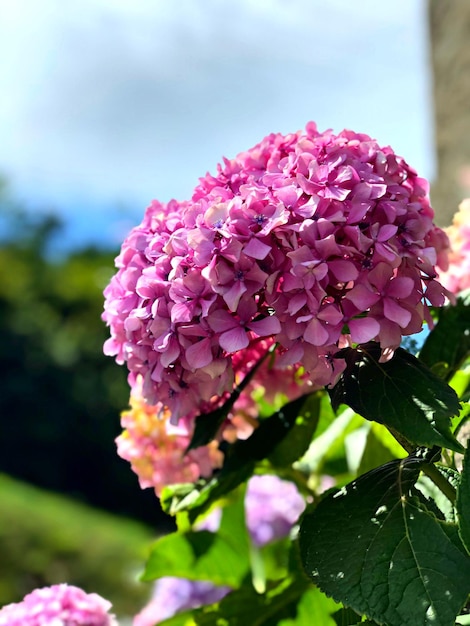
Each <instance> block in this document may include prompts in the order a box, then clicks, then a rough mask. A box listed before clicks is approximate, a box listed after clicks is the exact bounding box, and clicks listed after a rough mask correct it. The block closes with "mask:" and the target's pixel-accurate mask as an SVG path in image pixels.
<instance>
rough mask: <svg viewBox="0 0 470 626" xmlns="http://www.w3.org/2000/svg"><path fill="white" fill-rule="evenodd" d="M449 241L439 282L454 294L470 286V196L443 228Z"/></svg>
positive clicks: (441, 263)
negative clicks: (446, 258) (448, 250)
mask: <svg viewBox="0 0 470 626" xmlns="http://www.w3.org/2000/svg"><path fill="white" fill-rule="evenodd" d="M444 230H445V232H446V233H447V235H448V237H449V241H450V252H449V257H448V262H447V263H445V261H444V262H440V263H439V264H440V266H441V267H442V270H443V271H442V272H441V273H440V274H439V280H440V282H441V283H442V284H443V285H445V287H447V289H448V290H449V291H451V292H452V293H454V294H457V293H459V292H460V291H464V290H465V289H469V288H470V198H467V199H466V200H464V201H463V202H462V203H461V204H460V206H459V210H458V211H457V213H456V214H455V215H454V219H453V222H452V225H451V226H448V227H447V228H445V229H444Z"/></svg>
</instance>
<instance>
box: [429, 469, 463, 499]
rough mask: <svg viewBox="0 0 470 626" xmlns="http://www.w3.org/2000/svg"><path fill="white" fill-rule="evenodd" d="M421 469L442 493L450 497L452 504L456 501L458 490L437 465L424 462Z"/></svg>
mask: <svg viewBox="0 0 470 626" xmlns="http://www.w3.org/2000/svg"><path fill="white" fill-rule="evenodd" d="M421 470H422V472H423V473H424V474H426V476H427V477H428V478H429V479H430V480H432V482H433V483H434V484H435V485H436V487H438V488H439V489H440V490H441V491H442V493H443V494H444V495H445V496H446V498H448V499H449V500H450V501H451V502H452V504H454V503H455V499H456V497H457V492H456V491H455V489H454V487H453V486H452V485H451V484H450V482H449V481H448V480H447V479H446V478H445V476H443V475H442V474H441V472H440V471H439V470H438V469H437V467H436V466H435V465H433V464H432V463H423V465H422V466H421Z"/></svg>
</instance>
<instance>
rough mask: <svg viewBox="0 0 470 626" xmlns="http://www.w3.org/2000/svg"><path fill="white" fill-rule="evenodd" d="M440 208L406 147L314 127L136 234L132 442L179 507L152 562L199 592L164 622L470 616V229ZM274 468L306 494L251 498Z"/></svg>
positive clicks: (123, 281)
mask: <svg viewBox="0 0 470 626" xmlns="http://www.w3.org/2000/svg"><path fill="white" fill-rule="evenodd" d="M433 218H434V213H433V210H432V208H431V206H430V203H429V198H428V184H427V182H426V181H425V180H424V179H422V178H420V177H419V176H418V175H417V173H416V172H415V170H413V169H412V168H411V167H410V166H409V165H408V164H407V163H406V161H405V160H404V159H403V158H401V157H399V156H397V155H396V154H395V153H394V152H393V150H392V149H391V148H389V147H381V146H379V145H378V144H377V142H375V141H374V140H372V139H371V138H370V137H368V136H367V135H364V134H357V133H354V132H352V131H343V132H341V133H339V134H334V133H333V132H331V131H326V132H319V131H318V130H317V127H316V126H315V124H313V123H310V124H308V125H307V127H306V129H305V131H299V132H297V133H293V134H290V135H282V134H272V135H269V136H268V137H266V138H265V139H264V140H263V141H262V142H261V143H259V144H258V145H256V146H255V147H253V148H252V149H250V150H248V151H247V152H243V153H241V154H239V155H238V156H237V157H236V158H234V159H232V160H228V159H225V160H224V163H223V164H222V165H220V166H219V167H218V170H217V172H216V173H215V175H210V174H207V175H206V176H205V177H204V178H202V179H200V182H199V185H198V186H197V187H196V188H195V190H194V193H193V195H192V198H191V199H190V200H188V201H184V202H177V201H175V200H172V201H170V202H168V203H167V204H162V203H160V202H157V201H154V202H153V203H152V204H151V205H150V206H149V208H148V209H147V211H146V213H145V216H144V219H143V221H142V223H141V224H140V225H139V226H137V227H136V228H134V229H133V230H132V231H131V233H130V234H129V236H128V237H127V239H126V240H125V241H124V243H123V246H122V249H121V252H120V254H119V256H118V257H117V259H116V265H117V273H116V274H115V276H114V277H113V278H112V280H111V282H110V284H109V286H108V287H107V288H106V290H105V311H104V314H103V319H104V320H105V322H106V323H107V325H108V326H109V328H110V338H109V339H108V341H107V342H106V344H105V352H106V353H107V354H109V355H111V356H114V357H115V358H116V360H117V362H118V363H120V364H126V366H127V369H128V371H129V377H128V380H129V384H130V387H131V407H130V409H129V410H128V411H126V412H125V413H123V416H122V425H123V428H124V431H123V433H122V435H121V436H120V437H119V438H118V452H119V454H120V455H121V456H122V457H123V458H125V459H127V460H128V461H129V462H130V463H131V465H132V468H133V470H134V471H135V472H136V474H137V476H138V478H139V481H140V484H141V486H142V487H152V488H153V489H154V490H155V492H156V494H157V496H159V497H160V499H161V503H162V505H163V507H164V509H165V510H166V511H167V512H169V513H171V514H173V515H175V516H176V519H177V523H178V531H177V532H175V533H172V534H171V535H168V536H166V537H163V538H162V539H160V540H158V541H157V542H156V543H155V545H154V546H153V547H152V551H151V554H150V558H149V560H148V563H147V566H146V569H145V572H144V575H143V578H144V579H145V580H149V581H151V580H157V579H159V580H161V581H163V580H165V581H169V580H170V581H174V580H175V579H176V580H181V581H182V582H181V588H183V587H184V586H185V585H186V586H187V585H188V584H189V583H188V581H192V584H194V585H196V587H194V589H196V588H197V589H199V591H197V593H196V595H197V597H198V598H199V601H198V602H195V601H193V600H188V599H187V598H186V596H185V598H186V599H185V600H184V602H181V603H180V604H179V608H178V609H175V611H165V610H157V609H155V608H154V609H150V608H149V609H148V610H146V613H145V614H146V615H150V618H149V619H154V620H155V622H157V621H159V620H162V619H163V620H164V622H161V623H165V624H167V625H168V626H170V625H173V626H176V625H177V624H196V625H203V624H204V625H205V624H216V623H224V624H239V623H240V624H241V623H242V621H243V623H246V624H248V623H250V624H255V623H256V624H262V625H265V626H270V625H274V624H278V623H279V624H280V623H282V624H283V625H284V624H289V626H302V625H304V624H311V623H318V624H322V625H323V624H325V625H326V626H328V625H331V626H334V624H343V625H354V624H359V623H361V622H362V623H366V622H364V619H366V620H367V623H369V624H385V625H387V626H416V625H417V624H423V625H425V624H429V625H431V624H436V625H437V624H439V626H452V625H453V624H455V621H456V619H457V616H458V615H459V614H460V613H461V612H463V613H465V611H467V612H468V610H469V604H468V596H469V593H470V555H469V551H470V458H469V453H468V451H467V450H468V448H467V447H466V441H465V437H464V433H465V429H466V423H467V421H468V417H469V413H470V411H469V404H468V399H469V390H470V369H469V355H470V313H469V310H470V309H469V306H468V305H469V298H468V297H467V295H466V294H465V292H463V291H461V286H462V285H464V284H466V283H465V280H463V279H462V267H461V260H462V255H463V256H464V257H465V254H467V252H468V241H469V239H468V234H469V228H468V223H466V224H465V223H462V222H465V220H464V219H462V220H460V221H459V220H458V219H457V221H456V223H455V224H454V226H453V228H454V229H456V230H457V231H458V233H459V234H458V237H457V236H454V235H453V234H452V231H449V233H448V234H449V236H448V234H446V232H445V231H444V230H442V229H440V228H438V227H437V226H436V225H435V224H434V222H433ZM465 237H467V239H466V243H465V241H464V240H465ZM454 240H455V241H459V242H460V243H459V245H460V248H459V249H458V250H457V251H456V250H453V251H450V246H451V244H452V243H453V241H454ZM462 242H463V243H462ZM467 256H468V255H467ZM465 258H466V257H465ZM449 262H450V263H449ZM456 266H458V267H456ZM439 273H441V274H442V276H443V282H441V281H440V279H439ZM456 275H458V276H459V280H457V279H456V278H455V276H456ZM452 277H454V278H452ZM467 286H468V285H467ZM423 329H424V330H425V333H424V334H427V336H426V339H425V340H424V343H423V340H422V339H419V341H420V344H419V351H417V350H416V349H412V348H413V346H415V347H416V345H417V341H418V340H415V339H414V337H415V336H416V335H417V334H419V333H421V331H423ZM419 337H422V335H419ZM406 346H408V347H409V348H410V349H409V350H408V349H406ZM462 459H463V461H462ZM265 474H268V475H270V476H271V477H273V478H275V477H276V476H278V477H280V478H282V479H283V480H284V481H287V482H288V484H290V485H291V488H292V489H295V490H296V493H297V494H298V496H299V497H301V499H302V506H301V507H300V508H299V507H295V506H294V505H293V504H292V499H291V497H290V496H288V495H287V492H286V490H285V489H281V488H280V487H279V486H278V487H273V489H272V490H273V492H274V502H273V501H272V499H271V500H269V504H265V506H264V507H261V508H260V507H258V509H256V506H251V505H250V504H249V502H250V484H252V483H251V482H250V477H252V476H253V475H256V476H255V478H257V477H260V476H262V475H265ZM251 480H253V478H252V479H251ZM247 481H248V489H247V487H246V484H247ZM299 494H300V495H299ZM305 506H306V509H305V511H304V507H305ZM250 507H251V508H250ZM214 508H215V509H216V510H217V511H219V517H220V520H219V521H218V523H217V524H214V525H213V526H210V520H211V516H212V515H213V513H212V512H213V511H214ZM245 508H246V516H245V513H244V511H245ZM263 508H264V513H265V514H266V515H264V516H263V514H261V515H260V514H259V511H261V510H262V509H263ZM256 510H257V511H258V513H255V511H256ZM250 511H251V512H250ZM281 512H283V513H285V515H284V521H285V520H287V519H288V520H289V521H288V524H287V526H288V530H287V531H286V527H285V525H284V526H283V532H282V533H280V534H279V533H278V532H277V531H276V524H280V523H281V522H280V521H279V520H280V519H281V518H282V515H280V513H281ZM253 519H254V520H256V521H255V522H254V523H253ZM250 520H251V521H250ZM204 524H209V527H206V526H204ZM256 529H258V530H259V533H257V530H256ZM281 535H282V536H281ZM262 537H264V539H262ZM266 537H267V538H269V539H268V540H267V541H266V540H265V538H266ZM167 584H169V583H162V582H160V583H157V587H156V592H155V598H157V600H155V598H154V600H153V601H152V602H153V606H154V607H155V606H156V605H155V602H157V604H158V597H159V593H160V592H159V591H158V590H159V589H160V590H162V589H166V588H167V587H165V585H167ZM172 584H174V583H172ZM197 585H199V587H197ZM207 585H209V587H207ZM214 586H215V587H216V588H222V589H223V590H224V592H223V594H221V595H220V596H218V595H217V592H215V595H214V594H213V593H212V592H213V587H214ZM170 587H171V585H170ZM188 589H190V590H191V589H193V587H190V588H188ZM199 592H200V593H199ZM206 592H207V594H206ZM162 593H163V592H162ZM188 594H189V596H188V597H190V596H191V594H190V591H188ZM222 596H223V597H222ZM191 597H192V596H191ZM198 604H202V606H199V608H198ZM465 607H466V608H465ZM160 608H161V607H160ZM177 610H178V611H180V610H184V612H183V613H176V614H175V615H173V616H172V613H173V612H176V611H177ZM152 611H154V612H153V613H152ZM463 613H462V614H463ZM152 616H153V617H152ZM139 619H141V621H140V622H138V621H137V618H136V625H137V624H144V623H149V622H144V621H143V620H144V617H142V616H141V617H140V618H139ZM459 619H460V618H459Z"/></svg>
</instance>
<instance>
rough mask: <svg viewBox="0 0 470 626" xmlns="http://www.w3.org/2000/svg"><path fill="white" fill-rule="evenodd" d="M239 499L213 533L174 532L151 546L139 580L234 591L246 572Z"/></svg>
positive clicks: (245, 535) (245, 542)
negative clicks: (203, 583) (184, 581)
mask: <svg viewBox="0 0 470 626" xmlns="http://www.w3.org/2000/svg"><path fill="white" fill-rule="evenodd" d="M249 541H250V540H249V536H248V532H247V530H246V525H245V509H244V500H243V497H241V496H240V497H238V498H237V499H236V500H235V501H234V502H232V503H231V504H229V505H228V506H226V507H224V509H223V512H222V520H221V523H220V527H219V530H218V532H217V533H212V532H209V531H206V530H202V531H187V532H174V533H172V534H169V535H166V536H164V537H161V538H160V539H158V540H157V541H156V542H155V543H154V544H153V546H152V549H151V552H150V556H149V558H148V561H147V564H146V567H145V571H144V574H143V575H142V580H145V581H149V580H155V579H156V578H161V577H162V576H175V577H178V578H188V579H190V580H211V581H212V582H213V583H214V584H216V585H228V586H230V587H237V586H238V585H239V584H240V582H241V581H242V579H243V578H244V577H245V576H246V575H247V573H248V572H249V569H250V560H249V545H250V543H249Z"/></svg>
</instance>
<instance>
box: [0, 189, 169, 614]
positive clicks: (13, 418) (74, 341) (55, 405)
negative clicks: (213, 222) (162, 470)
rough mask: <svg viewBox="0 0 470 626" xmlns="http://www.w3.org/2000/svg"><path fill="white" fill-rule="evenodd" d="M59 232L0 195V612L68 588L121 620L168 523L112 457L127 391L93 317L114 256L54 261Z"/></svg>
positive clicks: (85, 253) (138, 598)
mask: <svg viewBox="0 0 470 626" xmlns="http://www.w3.org/2000/svg"><path fill="white" fill-rule="evenodd" d="M61 229H62V226H61V224H60V222H59V221H58V220H57V218H55V217H50V216H47V214H42V215H41V216H38V217H34V218H33V217H32V214H30V213H28V212H27V211H26V210H24V209H23V208H22V207H21V206H19V205H18V203H17V202H15V200H14V199H13V198H12V197H11V196H10V195H9V193H8V190H7V187H6V185H5V184H3V185H2V186H1V189H0V370H1V372H2V374H1V377H0V554H1V555H2V557H1V558H0V606H2V605H3V604H6V603H9V602H12V601H17V600H19V599H21V598H22V597H23V596H24V595H25V593H27V592H29V591H31V590H32V589H33V588H34V587H37V586H41V585H47V584H52V583H56V582H64V581H67V582H69V583H75V584H78V585H79V586H82V587H83V588H85V589H86V590H88V591H96V592H98V593H101V594H102V595H104V596H105V597H107V598H109V599H110V600H111V601H112V602H113V604H114V605H115V606H116V610H118V611H119V612H124V614H128V615H130V614H132V613H133V612H134V611H135V610H137V609H139V608H140V607H141V606H142V604H143V602H144V600H145V598H146V596H147V595H148V587H147V586H145V585H143V584H142V585H140V586H139V585H138V584H137V583H135V580H136V576H137V574H138V570H139V568H141V567H142V565H143V561H144V554H145V551H146V549H147V547H148V543H149V539H150V538H152V537H155V536H157V535H158V534H161V533H162V532H164V531H166V530H168V529H169V528H170V524H171V522H170V520H169V519H168V518H166V517H165V516H164V514H163V513H162V512H161V509H160V507H159V503H158V500H157V498H156V497H155V495H154V493H153V491H151V490H146V491H142V490H141V489H140V487H139V485H138V482H137V478H136V477H135V475H134V474H133V472H132V471H131V469H130V467H129V464H128V463H127V462H125V461H123V460H121V459H120V458H119V457H118V456H117V454H116V448H115V443H114V439H115V437H116V436H117V435H118V434H119V432H120V430H121V429H120V424H119V414H120V412H121V411H122V410H124V409H125V408H126V407H127V404H128V396H129V391H128V386H127V383H126V373H125V371H124V368H121V367H118V366H117V365H116V364H115V363H114V361H113V360H112V359H110V358H108V357H105V356H104V355H103V353H102V344H103V342H104V340H105V338H106V337H107V330H106V328H105V325H104V323H103V322H102V321H101V319H100V315H101V311H102V306H103V296H102V290H103V288H104V286H105V285H106V283H107V281H108V280H109V278H110V277H111V275H112V273H113V272H114V266H113V257H114V256H115V254H116V252H117V251H116V250H113V251H110V250H105V249H103V250H100V249H97V248H86V249H80V250H73V251H70V252H68V253H65V254H64V253H61V254H60V255H58V254H54V252H53V250H54V242H55V241H57V239H58V238H60V237H61ZM26 483H27V484H26ZM50 492H55V493H56V494H62V496H59V495H54V496H52V495H50ZM95 510H96V512H95ZM105 511H106V513H105ZM132 580H133V581H134V582H132V583H131V582H130V581H132ZM129 585H130V586H129Z"/></svg>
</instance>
